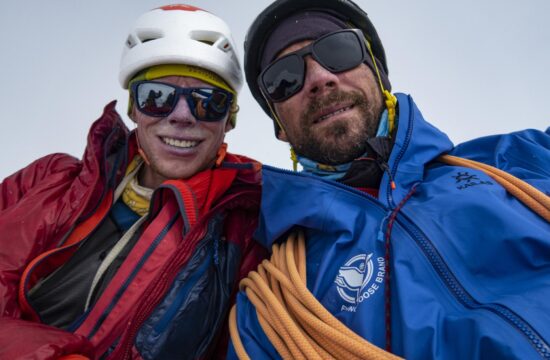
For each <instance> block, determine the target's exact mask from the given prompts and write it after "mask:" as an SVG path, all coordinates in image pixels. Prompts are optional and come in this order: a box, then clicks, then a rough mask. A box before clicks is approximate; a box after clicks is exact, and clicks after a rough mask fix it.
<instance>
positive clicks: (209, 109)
mask: <svg viewBox="0 0 550 360" xmlns="http://www.w3.org/2000/svg"><path fill="white" fill-rule="evenodd" d="M189 99H191V100H192V101H193V107H194V109H195V116H196V117H197V119H200V120H204V121H217V120H220V119H222V118H223V117H224V116H225V115H226V114H227V111H228V110H229V105H230V97H229V95H228V94H227V93H226V92H224V91H220V90H216V89H200V90H199V89H197V90H194V91H193V92H192V93H191V95H190V97H189Z"/></svg>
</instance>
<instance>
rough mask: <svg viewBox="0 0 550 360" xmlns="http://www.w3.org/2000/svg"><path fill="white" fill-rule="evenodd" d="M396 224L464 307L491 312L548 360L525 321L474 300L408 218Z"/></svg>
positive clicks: (546, 349) (504, 309) (544, 348)
mask: <svg viewBox="0 0 550 360" xmlns="http://www.w3.org/2000/svg"><path fill="white" fill-rule="evenodd" d="M400 217H402V218H405V219H406V223H405V222H404V221H403V220H402V219H400ZM397 222H398V223H399V224H400V225H401V227H403V229H405V230H406V231H407V232H408V233H409V235H411V237H412V238H413V239H414V241H415V242H416V243H417V245H418V247H419V248H420V249H421V250H422V252H423V253H424V255H425V256H426V258H427V259H428V261H429V262H430V264H431V265H432V266H433V268H434V269H435V271H436V272H437V273H438V275H439V277H440V279H441V280H442V281H443V283H444V284H445V286H446V287H447V289H448V290H449V291H450V292H451V294H453V296H454V297H455V298H456V299H457V300H458V301H459V302H460V303H461V304H462V305H463V306H464V307H467V308H469V309H472V310H487V311H491V312H492V313H494V314H496V315H497V316H499V317H500V318H502V319H503V320H505V321H506V322H507V323H508V324H510V325H511V326H512V327H513V328H515V329H516V330H517V331H518V332H520V333H522V334H523V335H524V336H525V337H526V338H527V339H528V340H529V342H530V343H531V345H532V346H533V348H534V349H535V350H536V351H537V352H538V353H539V355H541V356H542V357H543V358H550V346H549V345H548V343H547V342H546V341H545V340H544V339H543V338H542V337H541V336H540V335H539V334H538V333H537V331H536V330H535V329H533V328H532V327H531V325H530V324H529V323H528V322H527V321H525V320H524V319H523V318H522V317H521V316H519V315H518V314H516V313H514V312H513V311H512V310H510V309H509V308H508V307H506V306H504V305H499V304H494V303H489V304H483V303H480V302H479V301H477V300H475V299H474V298H473V297H472V295H470V294H469V293H468V291H466V289H465V288H464V287H463V286H462V284H461V283H460V282H459V281H458V279H457V278H456V277H455V275H454V274H453V273H452V271H451V270H450V269H449V267H448V266H447V264H446V263H445V260H443V258H442V257H441V255H440V254H439V252H438V251H437V248H436V247H435V246H434V245H433V243H432V242H431V241H430V240H429V239H428V237H427V236H426V235H425V234H424V233H423V232H422V231H421V230H420V229H419V228H418V227H417V226H416V225H414V223H413V222H412V221H411V220H410V218H409V217H408V216H407V215H406V214H404V213H403V212H401V215H400V216H398V218H397Z"/></svg>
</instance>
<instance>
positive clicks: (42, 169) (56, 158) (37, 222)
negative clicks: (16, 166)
mask: <svg viewBox="0 0 550 360" xmlns="http://www.w3.org/2000/svg"><path fill="white" fill-rule="evenodd" d="M80 168H81V165H80V163H79V161H78V160H77V159H75V158H73V157H71V156H69V155H63V154H53V155H49V156H46V157H44V158H41V159H39V160H36V161H35V162H33V163H32V164H30V165H29V166H27V167H25V168H24V169H22V170H20V171H18V172H16V173H15V174H13V175H11V176H9V177H7V178H6V179H4V181H3V182H2V183H0V316H10V317H19V308H18V305H17V289H18V285H19V280H20V277H21V274H22V273H23V270H24V269H25V267H26V266H27V264H28V263H29V262H30V261H31V260H32V259H33V258H35V257H36V256H38V255H39V254H40V253H42V252H44V251H46V250H48V249H49V248H51V247H52V246H54V241H55V237H53V236H51V234H55V233H56V231H58V229H59V223H60V222H61V220H60V214H62V213H63V214H64V213H66V212H67V210H66V209H68V208H69V206H64V203H62V202H61V201H60V200H59V197H60V196H61V195H63V194H65V193H67V189H68V188H69V187H70V184H71V183H72V180H73V179H74V178H75V176H76V175H77V174H78V171H79V170H80ZM65 203H67V201H65ZM64 209H65V210H64ZM63 211H64V212H63Z"/></svg>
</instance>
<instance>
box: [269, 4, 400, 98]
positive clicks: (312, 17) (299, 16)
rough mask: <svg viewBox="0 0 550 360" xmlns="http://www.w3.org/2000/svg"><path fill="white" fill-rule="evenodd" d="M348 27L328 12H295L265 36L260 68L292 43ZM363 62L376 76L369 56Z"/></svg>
mask: <svg viewBox="0 0 550 360" xmlns="http://www.w3.org/2000/svg"><path fill="white" fill-rule="evenodd" d="M350 27H353V26H348V25H347V24H346V23H345V22H343V21H342V20H340V19H339V18H338V17H336V16H335V15H332V14H331V13H329V12H325V11H316V10H309V11H302V12H298V13H295V14H293V15H291V16H289V17H287V18H286V19H284V20H282V21H281V22H280V23H279V24H277V26H276V27H275V29H274V30H273V32H272V33H271V34H270V35H269V37H268V38H267V41H266V43H265V45H264V51H263V54H262V57H261V63H260V66H261V70H262V71H263V70H264V69H265V68H266V67H267V66H268V65H269V64H270V63H271V62H272V61H273V60H275V58H276V57H277V55H278V54H279V53H280V52H281V51H283V50H284V49H286V48H287V47H288V46H290V45H292V44H294V43H297V42H300V41H303V40H315V39H318V38H319V37H321V36H323V35H325V34H328V33H331V32H334V31H338V30H342V29H349V28H350ZM375 60H376V63H377V67H378V71H379V73H380V78H381V79H382V84H383V85H384V89H386V90H388V91H389V90H391V84H390V81H389V79H388V75H387V74H386V72H385V71H384V67H383V66H382V65H381V63H380V61H379V60H378V59H376V58H375ZM365 63H366V64H367V65H368V67H369V68H370V69H371V70H372V72H373V73H374V74H375V76H376V70H375V68H374V65H373V64H372V59H371V57H370V56H368V57H367V59H366V60H365Z"/></svg>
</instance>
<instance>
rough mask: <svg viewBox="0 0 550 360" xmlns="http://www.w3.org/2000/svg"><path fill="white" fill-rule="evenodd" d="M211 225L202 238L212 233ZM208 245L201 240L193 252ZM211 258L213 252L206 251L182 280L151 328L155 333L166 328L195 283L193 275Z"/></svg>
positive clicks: (205, 266)
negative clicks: (202, 257) (194, 267)
mask: <svg viewBox="0 0 550 360" xmlns="http://www.w3.org/2000/svg"><path fill="white" fill-rule="evenodd" d="M213 227H214V225H213V224H209V227H208V230H207V232H206V233H205V236H204V237H203V238H206V239H207V238H209V237H210V234H212V232H213ZM208 245H210V243H209V242H208V241H203V242H202V244H200V245H199V246H198V247H197V248H195V250H194V254H197V253H199V252H200V251H201V250H202V249H204V248H205V247H208ZM212 245H213V246H214V244H213V242H212ZM212 250H214V249H212ZM191 258H192V257H191ZM191 258H190V259H191ZM212 259H213V254H212V253H210V252H208V253H207V254H206V255H205V258H204V259H203V260H202V263H201V264H200V265H199V266H197V268H196V269H195V270H194V271H193V272H192V273H191V274H189V277H188V278H187V279H183V280H182V281H184V282H185V284H184V285H183V286H182V288H181V289H180V290H179V291H178V294H177V295H176V297H175V298H174V301H172V304H171V305H170V306H169V307H168V309H167V310H166V311H165V313H164V315H163V316H162V317H161V318H160V320H159V321H158V323H157V325H156V326H155V327H154V328H153V329H154V331H155V333H156V334H160V333H162V332H163V331H164V330H166V327H167V326H168V324H169V323H170V322H171V321H172V320H173V318H174V316H175V315H176V312H177V310H178V309H179V308H180V307H181V304H182V303H183V301H184V300H185V298H186V295H187V294H188V293H189V291H188V290H190V289H191V288H192V287H193V286H194V285H195V284H196V283H197V281H198V277H196V276H194V275H196V274H202V273H204V270H205V269H206V268H207V267H208V266H209V265H210V264H211V263H212Z"/></svg>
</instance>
